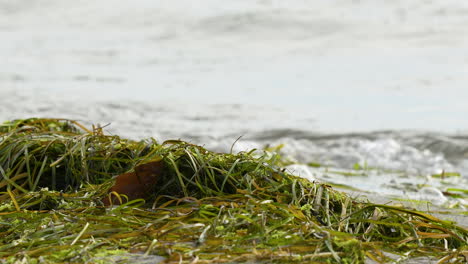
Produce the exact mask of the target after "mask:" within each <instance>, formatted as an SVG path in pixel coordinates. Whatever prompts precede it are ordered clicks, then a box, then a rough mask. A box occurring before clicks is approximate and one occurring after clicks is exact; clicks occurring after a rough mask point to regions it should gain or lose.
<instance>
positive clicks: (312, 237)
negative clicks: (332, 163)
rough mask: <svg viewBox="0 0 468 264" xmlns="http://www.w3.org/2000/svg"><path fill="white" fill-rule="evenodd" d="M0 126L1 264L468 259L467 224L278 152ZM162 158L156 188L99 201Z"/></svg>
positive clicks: (30, 124)
mask: <svg viewBox="0 0 468 264" xmlns="http://www.w3.org/2000/svg"><path fill="white" fill-rule="evenodd" d="M0 132H1V134H0V175H1V181H0V261H1V262H3V263H15V262H21V261H22V262H28V263H29V262H30V263H39V262H47V263H64V262H66V263H113V262H114V263H130V262H136V263H138V261H139V260H141V259H143V258H145V259H146V260H147V259H148V257H151V256H153V257H154V261H155V262H158V261H162V262H164V263H244V262H254V263H364V262H366V261H371V262H372V261H373V262H377V263H389V262H392V261H397V260H404V259H408V258H416V257H420V256H425V257H432V258H433V259H435V260H438V261H439V263H464V262H466V261H467V257H468V246H467V241H468V231H467V230H466V229H465V228H463V227H460V226H458V225H456V224H455V223H453V222H449V221H444V220H441V219H438V218H436V217H434V216H432V215H430V214H427V213H424V212H420V211H415V210H411V209H408V208H403V207H396V206H389V205H381V204H373V203H369V202H362V201H361V200H359V201H358V200H356V199H354V198H351V197H350V196H348V195H346V194H344V193H342V192H339V191H336V190H334V189H333V188H332V187H331V186H329V185H326V184H321V183H318V182H310V181H308V180H306V179H303V178H299V177H296V176H294V175H290V174H288V173H287V172H286V170H284V169H282V167H281V165H282V164H284V162H283V161H282V158H281V157H280V156H279V155H278V154H276V153H272V152H268V151H264V152H261V151H255V150H252V151H250V152H240V153H235V154H234V153H215V152H211V151H208V150H206V149H204V148H203V147H200V146H197V145H193V144H190V143H187V142H183V141H178V140H171V141H166V142H162V143H158V142H157V141H156V140H154V139H148V140H142V141H133V140H128V139H123V138H120V137H119V136H116V135H106V134H104V133H103V130H102V128H100V127H93V128H92V129H86V128H85V127H84V126H83V125H81V124H79V123H78V122H76V121H72V120H60V119H27V120H16V121H12V122H6V123H4V124H3V125H2V126H0ZM155 160H157V161H158V162H159V161H160V162H162V163H163V166H161V167H160V168H163V169H162V170H161V172H159V171H158V175H157V177H158V179H157V181H156V183H155V184H154V186H150V187H149V190H150V195H148V196H145V197H143V198H144V199H143V198H137V199H133V200H132V199H128V197H127V196H126V195H125V194H119V193H118V192H114V194H113V195H116V196H117V197H118V200H119V201H120V202H119V203H117V204H115V203H114V204H113V205H111V206H108V205H106V204H105V203H104V202H103V199H105V197H108V195H109V192H110V191H111V190H118V188H115V186H116V177H115V176H117V175H122V174H125V173H132V172H133V171H137V169H135V168H138V166H141V165H142V164H148V163H149V162H154V161H155ZM113 187H114V189H113ZM130 198H135V197H130Z"/></svg>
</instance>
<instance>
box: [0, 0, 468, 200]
mask: <svg viewBox="0 0 468 264" xmlns="http://www.w3.org/2000/svg"><path fill="white" fill-rule="evenodd" d="M110 7H112V8H110ZM467 24H468V2H466V1H456V0H433V1H426V0H413V1H398V0H395V1H383V0H381V1H376V0H372V1H371V0H360V1H359V0H354V1H352V0H334V1H331V0H327V1H325V0H321V1H313V2H311V1H273V0H259V1H247V0H238V1H227V0H221V1H220V0H208V1H203V4H199V3H197V4H195V3H194V2H193V1H188V0H184V1H168V0H167V1H150V0H143V1H138V2H137V3H136V2H129V1H118V2H116V1H110V0H102V1H88V0H76V1H72V2H69V1H67V2H66V3H65V2H64V1H59V0H40V1H35V2H34V3H31V2H29V1H19V0H0V38H1V41H0V62H1V66H0V118H1V119H2V120H9V119H18V118H27V117H59V118H70V119H77V120H79V121H81V122H82V123H84V124H88V125H89V124H101V125H103V126H106V128H105V130H106V131H107V132H108V133H115V134H119V135H122V136H125V137H130V138H134V139H141V138H147V137H154V138H156V139H157V140H158V141H160V142H162V141H164V140H166V139H183V140H187V141H190V142H193V143H196V144H201V145H203V146H205V147H206V148H208V149H210V150H214V151H221V152H228V151H230V150H231V147H233V150H234V151H243V150H249V149H252V148H256V149H259V150H261V149H264V148H265V147H275V146H280V145H284V146H283V147H282V148H281V149H280V150H279V151H280V153H281V154H283V155H284V156H285V157H287V158H289V159H291V160H292V161H294V162H296V163H297V164H295V165H291V166H289V167H288V168H287V169H288V170H289V171H290V172H291V173H293V174H298V175H301V176H303V177H307V178H309V179H311V180H317V181H322V182H329V183H334V184H342V185H346V186H350V187H352V188H353V189H351V190H349V189H348V190H346V191H349V192H351V193H353V194H355V195H358V194H365V195H368V196H373V195H375V194H378V195H379V196H380V197H381V198H382V197H388V199H390V198H394V197H397V198H400V199H405V200H411V199H415V200H426V201H429V202H431V203H432V204H433V205H437V206H450V205H454V204H457V203H458V204H459V205H460V206H461V208H466V206H467V204H468V201H467V200H466V199H455V198H452V197H450V196H447V195H445V194H444V192H447V191H449V192H450V190H451V188H459V189H468V183H467V181H468V132H467V131H468V123H467V122H466V116H468V104H467V103H466V99H467V98H468V89H467V84H468V74H467V73H468V72H467V71H468V37H467V36H468V27H466V25H467ZM239 137H241V138H240V139H239V140H238V141H236V140H237V139H238V138H239ZM234 142H235V144H234ZM233 144H234V146H233ZM309 163H314V164H320V167H313V166H308V165H307V164H309ZM356 168H361V169H359V170H356ZM442 172H443V173H444V174H445V173H449V172H459V173H460V174H461V176H460V177H444V178H442V179H440V178H436V177H432V176H431V175H433V174H440V173H442ZM446 175H449V174H446ZM385 199H387V198H385ZM385 199H384V202H385V201H386V200H385Z"/></svg>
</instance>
